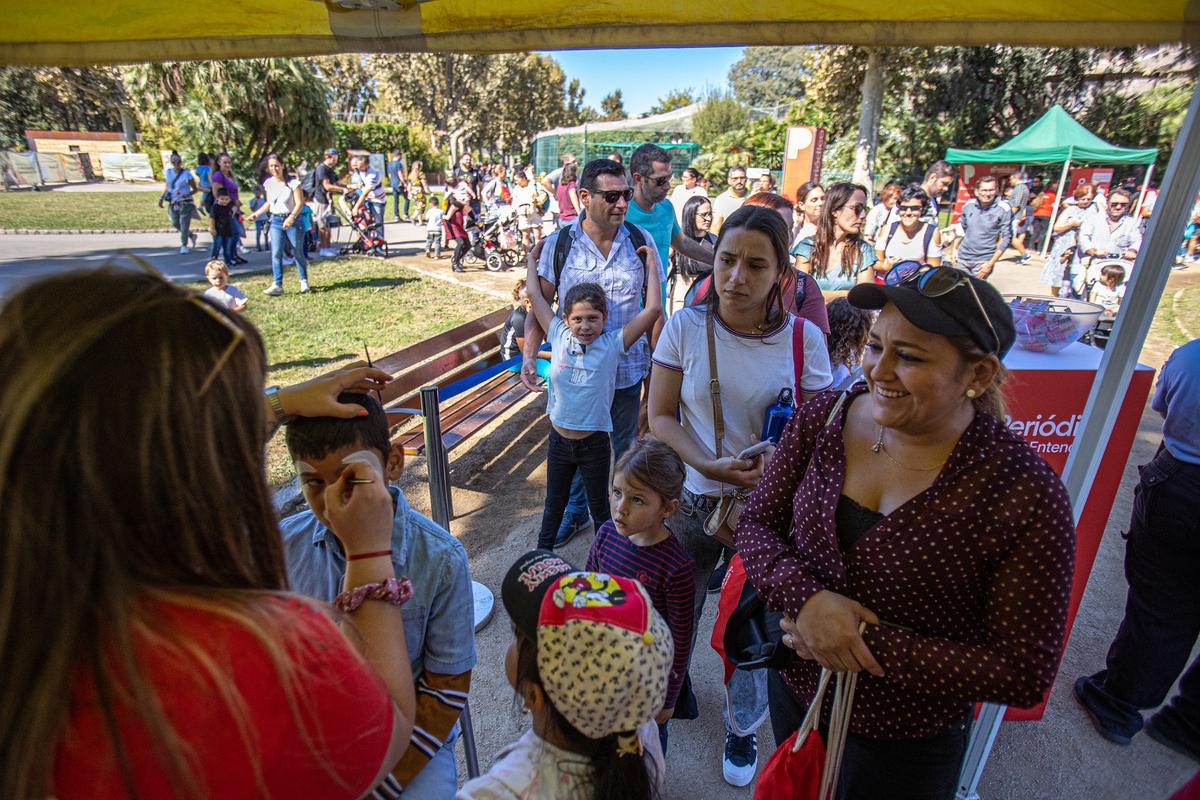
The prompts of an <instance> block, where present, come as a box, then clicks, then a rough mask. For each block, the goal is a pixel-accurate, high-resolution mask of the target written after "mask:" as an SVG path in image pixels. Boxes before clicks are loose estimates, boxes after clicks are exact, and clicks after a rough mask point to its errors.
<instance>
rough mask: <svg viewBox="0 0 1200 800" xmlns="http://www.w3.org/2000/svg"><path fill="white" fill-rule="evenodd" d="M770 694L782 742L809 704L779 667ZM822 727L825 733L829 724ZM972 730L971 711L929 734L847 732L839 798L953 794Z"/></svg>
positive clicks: (940, 798)
mask: <svg viewBox="0 0 1200 800" xmlns="http://www.w3.org/2000/svg"><path fill="white" fill-rule="evenodd" d="M830 691H832V688H831V689H830ZM767 696H768V698H769V699H770V703H771V729H772V730H773V731H774V733H775V741H776V742H783V741H785V740H786V739H787V738H788V737H789V736H791V735H792V734H793V733H795V732H796V730H797V729H799V727H800V723H801V722H802V721H803V720H804V713H805V711H806V710H807V709H806V708H805V706H804V705H803V704H802V703H801V702H800V700H799V699H798V698H797V697H796V696H795V695H794V694H792V690H791V689H789V688H788V687H787V685H786V684H785V683H784V682H783V678H781V677H780V675H779V673H778V672H777V671H776V670H771V671H770V672H769V674H768V676H767ZM820 730H821V735H822V736H824V735H825V733H826V731H825V726H821V729H820ZM970 730H971V725H970V716H964V717H963V719H962V720H961V721H959V722H957V723H954V724H953V725H951V726H950V728H949V729H947V730H945V731H943V732H942V733H939V734H936V735H934V736H930V737H929V738H926V739H869V738H867V737H866V736H861V735H859V734H857V733H850V734H847V735H846V749H845V751H844V754H843V756H842V772H841V776H840V777H839V778H838V788H837V800H877V799H878V798H883V797H886V798H887V799H888V800H953V799H954V795H955V792H956V791H957V790H958V775H959V772H960V771H961V770H962V759H963V754H964V753H966V751H967V739H968V737H969V736H970Z"/></svg>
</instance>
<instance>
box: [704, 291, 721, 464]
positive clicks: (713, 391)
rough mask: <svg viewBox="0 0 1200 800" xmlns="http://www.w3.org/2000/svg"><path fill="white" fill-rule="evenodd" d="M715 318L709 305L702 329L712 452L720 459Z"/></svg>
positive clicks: (718, 385)
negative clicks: (709, 400) (706, 343)
mask: <svg viewBox="0 0 1200 800" xmlns="http://www.w3.org/2000/svg"><path fill="white" fill-rule="evenodd" d="M715 316H716V312H715V311H713V309H712V306H711V305H710V306H709V307H708V310H707V312H705V315H704V327H705V330H706V331H707V334H708V396H709V397H710V398H711V399H712V408H713V438H714V440H715V442H716V449H715V450H714V451H713V455H714V456H716V457H717V458H720V457H721V451H722V449H723V445H724V441H725V414H724V413H722V410H721V381H720V380H718V379H717V335H716V330H715V326H716V322H715Z"/></svg>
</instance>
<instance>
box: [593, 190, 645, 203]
mask: <svg viewBox="0 0 1200 800" xmlns="http://www.w3.org/2000/svg"><path fill="white" fill-rule="evenodd" d="M584 191H587V192H588V194H589V195H592V196H595V197H603V198H604V202H606V203H608V204H609V205H610V206H611V205H615V204H616V202H617V201H618V200H620V199H621V198H622V197H624V198H625V199H626V200H629V199H631V198H632V197H633V189H613V190H612V191H609V192H592V191H588V190H586V189H585V190H584Z"/></svg>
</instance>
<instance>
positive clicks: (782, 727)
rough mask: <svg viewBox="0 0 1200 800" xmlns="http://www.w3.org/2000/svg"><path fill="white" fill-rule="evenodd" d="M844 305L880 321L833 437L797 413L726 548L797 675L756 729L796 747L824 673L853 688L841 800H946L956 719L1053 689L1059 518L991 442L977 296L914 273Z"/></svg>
mask: <svg viewBox="0 0 1200 800" xmlns="http://www.w3.org/2000/svg"><path fill="white" fill-rule="evenodd" d="M933 295H936V296H933ZM849 299H850V302H851V303H853V304H854V305H856V306H858V307H860V308H868V309H874V308H880V309H882V310H881V312H880V314H879V318H878V320H877V321H876V323H875V326H874V328H873V329H872V331H871V336H870V341H869V344H868V346H867V352H866V354H865V357H864V359H863V375H864V377H865V379H866V385H865V386H863V385H861V384H860V385H858V386H856V387H855V388H854V389H853V390H851V391H850V392H849V394H848V397H847V399H846V401H845V403H844V404H843V406H842V407H841V408H840V409H839V410H838V411H837V413H835V414H833V415H832V417H831V416H830V415H831V411H833V408H834V404H835V403H836V400H837V396H836V395H835V394H833V393H827V394H824V395H821V396H819V397H817V398H815V399H814V400H812V401H810V402H809V403H807V404H806V405H805V406H803V407H802V408H801V409H800V410H799V411H798V412H797V413H796V415H795V416H794V417H793V419H792V421H791V423H790V424H789V426H788V428H787V430H786V431H785V433H784V436H783V439H782V440H781V441H780V444H779V447H778V449H777V450H776V452H775V455H774V457H773V458H772V459H771V462H770V463H769V464H768V466H767V469H766V472H765V474H764V475H763V478H762V480H761V482H760V483H759V485H758V488H757V489H756V490H755V491H754V494H753V495H752V497H751V500H750V503H749V505H748V507H747V509H746V511H745V513H744V514H743V515H742V518H741V522H740V524H739V525H738V530H737V547H738V552H739V553H741V555H742V558H743V560H744V562H745V565H746V572H747V574H748V575H749V577H750V579H751V581H753V583H754V585H755V586H756V587H757V588H758V590H759V592H760V593H761V594H762V595H763V597H764V598H765V599H766V600H767V602H768V604H769V605H770V606H771V607H772V608H774V609H778V610H780V611H782V612H784V614H785V617H784V622H783V623H782V624H783V628H784V631H785V636H784V644H785V645H786V646H788V647H791V648H792V649H794V650H795V651H796V655H797V658H795V659H794V660H793V661H792V662H791V663H790V664H789V666H787V667H785V668H784V669H783V670H782V672H781V674H772V676H771V679H772V686H771V715H772V724H773V726H774V727H775V730H776V740H777V741H782V740H783V738H784V737H786V736H789V735H790V734H791V733H792V732H793V731H794V730H795V729H796V727H798V724H799V717H800V715H802V714H803V711H804V708H805V707H806V706H807V703H808V702H809V700H810V699H811V697H812V695H813V692H814V690H815V688H816V682H817V677H818V675H819V673H820V670H821V667H822V666H824V667H828V668H830V669H834V670H842V671H854V672H858V671H860V670H861V671H863V674H862V675H861V676H860V678H859V684H858V693H857V696H856V699H855V704H854V710H853V714H852V717H851V721H850V731H851V734H850V736H849V739H848V741H847V744H846V753H845V760H844V762H843V767H842V775H841V786H840V787H839V797H841V798H843V799H844V800H846V799H851V798H852V799H854V800H857V799H858V798H864V799H865V798H884V797H886V798H889V800H898V799H899V798H912V799H913V800H916V799H917V798H920V799H921V800H926V799H928V800H950V798H953V797H954V792H955V788H956V784H957V776H958V771H959V765H960V762H961V760H962V755H963V752H964V749H965V747H966V740H967V728H968V723H969V720H970V715H971V709H972V704H973V703H974V702H976V701H993V702H999V703H1007V704H1010V705H1015V706H1029V705H1033V704H1035V703H1037V702H1038V701H1040V700H1041V699H1042V697H1043V695H1044V693H1045V692H1046V690H1047V689H1048V688H1049V686H1050V684H1051V682H1052V680H1053V678H1054V673H1055V670H1056V668H1057V665H1058V660H1059V656H1060V655H1061V651H1062V645H1063V634H1064V628H1065V625H1066V618H1067V603H1068V599H1069V595H1070V590H1071V579H1072V571H1073V563H1074V552H1075V548H1074V543H1075V539H1074V525H1073V522H1072V516H1071V509H1070V505H1069V502H1068V499H1067V495H1066V491H1065V490H1064V489H1063V486H1062V483H1061V482H1060V481H1059V479H1058V477H1057V475H1055V474H1054V472H1053V471H1052V470H1051V469H1050V467H1049V465H1047V464H1046V462H1045V461H1043V460H1042V458H1041V457H1040V456H1038V455H1037V453H1035V452H1034V451H1033V450H1032V449H1031V448H1030V447H1029V446H1028V445H1027V444H1026V443H1025V441H1024V440H1023V439H1021V438H1020V437H1019V436H1017V435H1016V434H1014V433H1012V432H1011V431H1009V430H1008V429H1007V428H1006V427H1005V425H1004V422H1003V417H1004V404H1003V398H1002V396H1001V393H1000V384H1001V382H1002V381H1003V379H1004V368H1003V366H1002V365H1001V363H1000V359H1001V358H1002V357H1003V356H1004V354H1005V353H1007V352H1008V349H1009V348H1010V347H1011V346H1012V343H1013V339H1014V333H1013V323H1012V315H1011V313H1010V312H1009V310H1008V307H1007V306H1006V305H1005V304H1004V301H1003V300H1002V299H1001V297H1000V295H999V294H998V293H997V292H996V290H995V289H994V288H992V287H991V286H990V285H989V284H988V283H986V282H985V281H981V280H978V279H976V278H971V277H969V276H966V275H965V274H963V273H959V272H956V271H955V270H953V269H951V268H949V267H943V268H924V269H922V270H920V271H914V272H913V274H912V275H910V276H909V279H908V280H906V281H904V282H902V283H899V284H897V285H887V286H878V285H874V284H861V285H859V286H856V287H855V288H854V289H853V290H852V291H851V293H850V296H849ZM827 421H828V424H826V423H827ZM860 622H866V623H867V627H866V631H865V633H863V634H862V635H861V636H860V635H859V633H858V628H859V623H860ZM780 678H782V680H780ZM830 694H832V693H830ZM827 713H828V709H826V714H827Z"/></svg>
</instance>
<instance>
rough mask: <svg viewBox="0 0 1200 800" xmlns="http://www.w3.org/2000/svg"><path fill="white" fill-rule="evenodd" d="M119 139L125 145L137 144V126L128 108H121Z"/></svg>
mask: <svg viewBox="0 0 1200 800" xmlns="http://www.w3.org/2000/svg"><path fill="white" fill-rule="evenodd" d="M119 110H120V112H121V139H122V140H124V142H125V144H128V145H134V144H136V143H137V124H136V122H135V121H134V119H133V112H132V111H130V110H129V107H128V106H121V107H120V109H119Z"/></svg>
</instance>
